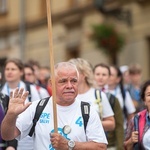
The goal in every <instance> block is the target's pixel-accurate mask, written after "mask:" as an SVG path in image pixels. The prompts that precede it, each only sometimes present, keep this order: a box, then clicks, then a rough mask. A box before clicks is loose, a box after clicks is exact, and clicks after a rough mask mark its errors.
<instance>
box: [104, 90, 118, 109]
mask: <svg viewBox="0 0 150 150" xmlns="http://www.w3.org/2000/svg"><path fill="white" fill-rule="evenodd" d="M106 96H107V98H108V100H109V103H110V106H111V108H112V109H113V110H114V106H115V99H116V97H115V96H114V95H112V94H111V93H108V92H107V93H106Z"/></svg>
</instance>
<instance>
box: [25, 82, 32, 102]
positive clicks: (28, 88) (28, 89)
mask: <svg viewBox="0 0 150 150" xmlns="http://www.w3.org/2000/svg"><path fill="white" fill-rule="evenodd" d="M25 85H26V90H27V91H28V92H29V94H28V99H29V102H31V97H32V96H31V88H30V85H31V83H29V82H25Z"/></svg>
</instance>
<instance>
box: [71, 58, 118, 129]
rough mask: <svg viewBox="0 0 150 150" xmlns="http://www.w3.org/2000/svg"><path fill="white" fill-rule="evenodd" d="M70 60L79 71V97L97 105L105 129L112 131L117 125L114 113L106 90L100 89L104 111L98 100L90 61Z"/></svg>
mask: <svg viewBox="0 0 150 150" xmlns="http://www.w3.org/2000/svg"><path fill="white" fill-rule="evenodd" d="M69 62H71V63H73V64H75V65H76V67H77V69H78V71H79V86H78V96H77V98H79V99H80V100H81V101H86V102H89V103H90V104H91V105H92V106H93V107H95V109H96V110H97V112H98V113H99V115H100V116H101V121H102V125H103V127H104V130H105V131H112V130H113V129H114V127H115V121H114V113H113V111H112V108H111V106H110V104H109V102H108V99H107V96H106V95H105V93H104V92H102V91H100V98H101V102H100V103H101V105H102V106H101V107H102V111H101V108H100V107H99V105H98V104H97V102H96V96H95V90H96V89H95V88H94V76H93V71H92V67H91V65H90V63H89V62H87V61H86V60H84V59H81V58H77V59H71V60H69Z"/></svg>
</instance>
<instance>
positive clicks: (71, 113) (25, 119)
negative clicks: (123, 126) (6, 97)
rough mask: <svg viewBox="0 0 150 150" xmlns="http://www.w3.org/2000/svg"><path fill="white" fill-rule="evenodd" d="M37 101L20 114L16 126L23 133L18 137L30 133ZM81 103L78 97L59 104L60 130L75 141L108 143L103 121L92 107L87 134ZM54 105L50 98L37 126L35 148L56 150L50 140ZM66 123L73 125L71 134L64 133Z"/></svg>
mask: <svg viewBox="0 0 150 150" xmlns="http://www.w3.org/2000/svg"><path fill="white" fill-rule="evenodd" d="M37 103H38V102H33V103H32V105H30V107H29V108H28V109H27V110H26V111H25V112H23V113H22V114H20V115H19V116H18V118H17V122H16V126H17V128H18V129H19V130H20V132H21V135H20V136H19V137H18V138H17V139H22V138H24V137H26V136H27V135H28V134H29V131H30V129H31V126H32V120H33V117H34V114H35V109H36V106H37ZM80 105H81V103H80V100H78V99H76V101H75V102H74V103H73V104H72V105H70V106H60V105H57V120H58V132H59V133H60V134H61V135H63V136H64V137H65V138H67V139H72V140H74V141H79V142H85V141H95V142H100V143H105V144H107V139H106V136H105V133H104V130H103V127H102V124H101V121H100V119H99V117H98V114H97V113H96V111H95V110H94V109H93V108H92V107H91V109H90V118H89V121H88V124H87V128H86V135H85V131H84V125H83V118H82V114H81V106H80ZM52 106H53V105H52V98H50V100H49V101H48V103H47V105H46V107H45V108H44V110H43V112H42V114H41V116H40V119H39V120H38V122H37V124H36V127H35V135H34V150H54V149H53V148H52V145H51V142H50V133H51V132H54V124H53V108H52ZM65 125H69V126H70V127H71V132H70V133H69V134H64V133H63V127H64V126H65Z"/></svg>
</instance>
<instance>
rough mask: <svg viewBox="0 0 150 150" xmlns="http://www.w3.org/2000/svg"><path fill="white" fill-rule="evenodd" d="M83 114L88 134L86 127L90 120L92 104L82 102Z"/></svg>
mask: <svg viewBox="0 0 150 150" xmlns="http://www.w3.org/2000/svg"><path fill="white" fill-rule="evenodd" d="M81 112H82V117H83V121H84V131H85V133H86V126H87V123H88V120H89V114H90V104H89V103H87V102H83V101H81Z"/></svg>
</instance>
